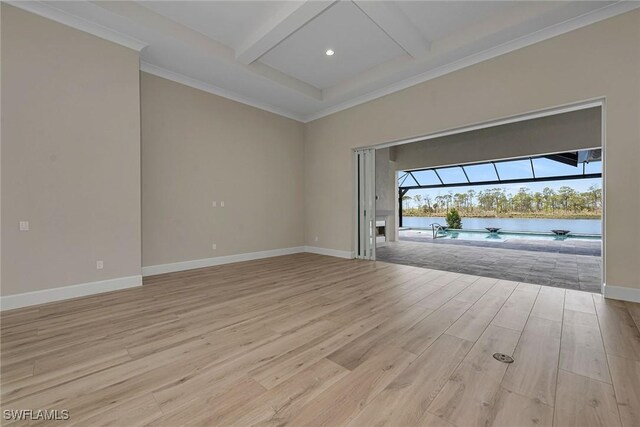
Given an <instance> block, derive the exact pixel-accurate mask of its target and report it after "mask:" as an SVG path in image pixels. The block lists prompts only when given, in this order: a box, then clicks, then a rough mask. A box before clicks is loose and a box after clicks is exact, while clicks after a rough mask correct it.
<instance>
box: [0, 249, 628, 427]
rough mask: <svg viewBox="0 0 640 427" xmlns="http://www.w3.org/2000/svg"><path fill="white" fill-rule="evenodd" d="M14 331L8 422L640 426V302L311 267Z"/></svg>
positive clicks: (96, 300)
mask: <svg viewBox="0 0 640 427" xmlns="http://www.w3.org/2000/svg"><path fill="white" fill-rule="evenodd" d="M1 320H2V325H1V327H2V336H1V337H2V340H1V344H2V349H1V362H2V379H1V397H2V409H67V410H69V412H70V416H71V419H70V420H69V421H68V422H67V423H66V424H76V423H77V424H80V425H90V426H99V425H108V424H109V425H121V426H135V425H167V426H178V425H183V424H190V425H192V424H197V425H200V424H202V425H223V426H227V425H228V426H244V425H285V424H288V425H293V426H315V425H327V426H339V425H349V426H378V425H396V426H411V425H434V426H489V425H495V426H528V425H536V426H547V425H548V426H551V425H555V426H581V427H582V426H590V425H603V426H619V425H623V426H628V427H631V426H639V425H640V333H639V332H638V326H637V325H638V322H640V305H638V304H627V303H622V302H619V301H613V300H605V299H603V298H602V297H601V296H600V295H595V294H593V295H592V294H589V293H583V292H579V291H570V290H563V289H557V288H551V287H540V286H537V285H530V284H524V283H516V282H510V281H504V280H497V279H488V278H481V277H477V276H468V275H462V274H459V273H446V272H442V271H437V270H428V269H422V268H417V267H409V266H402V265H395V264H386V263H381V262H378V263H372V262H366V261H348V260H341V259H337V258H331V257H324V256H319V255H311V254H299V255H292V256H286V257H279V258H271V259H268V260H260V261H253V262H246V263H239V264H233V265H227V266H220V267H214V268H208V269H201V270H193V271H190V272H183V273H174V274H168V275H163V276H156V277H154V278H151V279H149V280H147V281H146V282H145V286H143V287H141V288H135V289H130V290H126V291H119V292H113V293H110V294H103V295H99V296H93V297H87V298H82V299H77V300H73V301H66V302H61V303H53V304H48V305H44V306H40V307H38V308H26V309H20V310H14V311H11V312H6V313H3V314H2V319H1ZM495 352H502V353H506V354H509V355H513V357H514V358H515V363H513V364H510V365H508V364H504V363H501V362H498V361H496V360H495V359H493V358H492V354H493V353H495ZM4 424H7V423H6V422H5V423H4ZM20 424H21V423H19V422H17V423H15V425H20ZM56 425H65V423H61V422H59V423H56Z"/></svg>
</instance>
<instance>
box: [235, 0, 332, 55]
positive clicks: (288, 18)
mask: <svg viewBox="0 0 640 427" xmlns="http://www.w3.org/2000/svg"><path fill="white" fill-rule="evenodd" d="M333 3H335V1H333V0H331V1H328V0H327V1H312V0H307V1H305V2H302V3H298V2H287V4H286V8H285V9H284V10H282V11H281V12H280V13H279V14H278V15H277V16H274V17H273V18H272V19H271V20H269V22H267V23H266V24H265V25H263V26H262V27H261V28H259V29H258V31H257V32H256V33H254V34H253V35H251V37H249V39H248V40H246V41H245V42H244V43H243V44H242V45H241V46H240V47H239V48H238V49H237V50H236V59H237V60H238V61H239V62H241V63H243V64H245V65H248V64H251V63H252V62H254V61H255V60H257V59H258V58H260V57H261V56H262V55H264V54H265V53H267V52H268V51H270V50H271V49H273V48H274V47H275V46H277V45H278V44H279V43H280V42H282V41H283V40H284V39H286V38H287V37H289V36H290V35H291V34H293V33H294V32H296V31H297V30H298V29H300V28H301V27H302V26H304V25H305V24H306V23H307V22H309V21H311V20H312V19H313V18H315V17H316V16H318V15H320V14H321V13H322V12H324V11H325V10H326V9H327V8H328V7H329V6H331V5H332V4H333Z"/></svg>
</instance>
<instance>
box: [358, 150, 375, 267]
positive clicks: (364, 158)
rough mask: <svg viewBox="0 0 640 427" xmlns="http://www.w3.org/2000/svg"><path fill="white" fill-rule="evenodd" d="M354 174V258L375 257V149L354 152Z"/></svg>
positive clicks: (373, 258) (372, 258)
mask: <svg viewBox="0 0 640 427" xmlns="http://www.w3.org/2000/svg"><path fill="white" fill-rule="evenodd" d="M354 163H355V164H354V168H355V175H356V180H355V183H356V218H355V220H356V235H355V254H356V258H359V259H368V260H371V261H375V259H376V232H375V230H376V150H375V149H365V150H356V151H355V152H354Z"/></svg>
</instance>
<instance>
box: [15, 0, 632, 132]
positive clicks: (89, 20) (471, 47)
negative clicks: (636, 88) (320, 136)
mask: <svg viewBox="0 0 640 427" xmlns="http://www.w3.org/2000/svg"><path fill="white" fill-rule="evenodd" d="M9 3H11V4H13V5H15V6H18V7H21V8H23V9H26V10H29V11H32V12H34V13H37V14H40V15H43V16H46V17H49V18H51V19H54V20H57V21H59V22H62V23H64V24H66V25H70V26H73V27H76V28H79V29H81V30H84V31H87V32H90V33H93V34H95V35H98V36H100V37H103V38H106V39H109V40H112V41H116V42H118V43H121V44H124V45H127V46H129V47H132V48H136V49H139V50H141V52H140V57H141V68H142V70H144V71H147V72H150V73H153V74H156V75H160V76H162V77H166V78H170V79H172V80H176V81H179V82H182V83H185V84H189V85H191V86H194V87H198V88H200V89H203V90H207V91H209V92H212V93H216V94H219V95H222V96H225V97H228V98H231V99H235V100H237V101H240V102H244V103H247V104H250V105H253V106H256V107H258V108H262V109H265V110H269V111H273V112H275V113H278V114H282V115H285V116H288V117H291V118H294V119H296V120H300V121H309V120H313V119H315V118H319V117H322V116H324V115H327V114H330V113H332V112H335V111H339V110H342V109H345V108H348V107H351V106H353V105H357V104H359V103H362V102H366V101H368V100H371V99H375V98H376V97H379V96H383V95H385V94H388V93H392V92H394V91H397V90H401V89H404V88H406V87H408V86H411V85H414V84H417V83H420V82H422V81H426V80H429V79H431V78H435V77H437V76H440V75H443V74H446V73H448V72H451V71H454V70H456V69H460V68H463V67H465V66H468V65H471V64H474V63H477V62H480V61H483V60H486V59H489V58H492V57H495V56H497V55H500V54H503V53H506V52H509V51H512V50H514V49H518V48H521V47H524V46H527V45H529V44H532V43H536V42H539V41H541V40H544V39H547V38H550V37H554V36H556V35H559V34H562V33H564V32H567V31H571V30H573V29H576V28H579V27H581V26H585V25H589V24H591V23H594V22H597V21H599V20H602V19H606V18H609V17H611V16H614V15H617V14H620V13H624V12H626V11H629V10H631V9H634V8H636V7H640V3H639V2H632V1H455V2H453V1H363V0H354V1H349V0H341V1H323V0H318V1H311V0H310V1H128V2H126V1H119V2H111V1H97V2H89V1H82V2H73V1H69V2H66V1H61V2H35V1H26V2H9ZM327 50H333V51H334V54H333V55H331V56H328V55H327V54H326V52H327Z"/></svg>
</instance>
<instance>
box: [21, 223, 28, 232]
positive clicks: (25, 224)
mask: <svg viewBox="0 0 640 427" xmlns="http://www.w3.org/2000/svg"><path fill="white" fill-rule="evenodd" d="M20 231H29V221H20Z"/></svg>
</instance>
